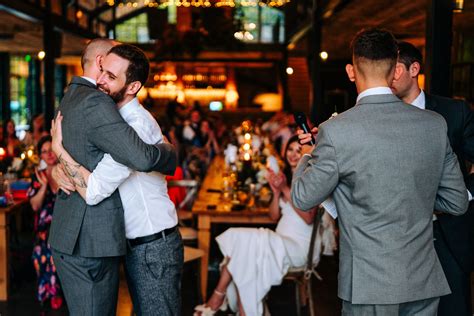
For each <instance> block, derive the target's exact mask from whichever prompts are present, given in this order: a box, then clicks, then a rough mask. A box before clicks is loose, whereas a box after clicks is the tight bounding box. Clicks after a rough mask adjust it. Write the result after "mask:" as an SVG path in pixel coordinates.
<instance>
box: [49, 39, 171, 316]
mask: <svg viewBox="0 0 474 316" xmlns="http://www.w3.org/2000/svg"><path fill="white" fill-rule="evenodd" d="M113 46H114V43H113V42H112V41H110V40H106V39H96V40H93V41H91V42H90V43H89V44H88V46H87V47H86V49H85V51H84V53H83V56H82V67H83V71H84V76H83V77H74V78H73V79H72V81H71V83H70V85H69V87H68V90H67V92H66V94H65V96H64V98H63V100H62V101H61V105H60V107H59V110H60V111H61V113H62V115H63V116H64V118H63V121H62V125H63V145H64V147H65V148H66V150H67V151H68V152H69V153H70V155H71V156H73V157H74V159H75V160H76V161H77V162H78V163H79V164H81V165H83V166H84V167H86V168H87V169H89V170H93V169H94V168H95V167H96V165H97V164H98V162H99V161H100V160H101V159H102V158H103V156H104V153H109V154H110V155H111V156H112V157H113V159H114V160H115V161H117V162H119V163H121V164H123V165H126V166H128V167H130V168H132V169H134V170H138V171H152V170H153V171H159V172H161V173H163V174H173V173H174V170H175V167H176V153H175V151H174V148H173V147H172V146H171V145H170V144H166V143H161V144H157V145H147V144H145V143H144V142H143V141H142V140H141V139H140V138H139V136H138V135H137V134H136V132H135V131H134V130H133V129H132V128H131V127H130V126H129V125H128V124H127V123H126V122H125V121H124V120H123V119H122V117H121V116H120V114H119V112H118V110H117V107H116V105H115V103H114V102H113V101H112V99H111V98H110V97H109V96H108V95H106V94H105V93H102V92H100V91H99V90H97V89H96V79H97V78H98V76H99V75H100V67H101V61H102V59H103V58H104V57H105V55H106V54H107V52H108V51H109V49H110V48H112V47H113ZM59 159H61V157H59ZM49 243H50V245H51V248H52V249H53V256H54V262H55V265H56V268H57V270H58V274H59V278H60V281H61V284H62V286H63V290H64V294H65V297H66V301H67V304H68V307H69V311H70V314H71V315H81V316H82V315H115V310H116V305H117V294H118V280H119V278H118V273H119V260H120V256H123V255H124V254H125V252H126V239H125V226H124V213H123V208H122V203H121V200H120V196H119V193H118V191H115V192H114V193H113V194H112V195H111V196H110V197H109V198H106V199H105V200H103V201H102V202H101V203H99V204H97V205H95V206H88V205H86V203H85V202H84V200H83V199H82V198H81V197H80V196H79V194H78V193H77V192H72V193H71V194H69V195H67V194H65V193H64V192H60V194H59V195H58V198H57V199H56V203H55V207H54V216H53V221H52V224H51V231H50V238H49Z"/></svg>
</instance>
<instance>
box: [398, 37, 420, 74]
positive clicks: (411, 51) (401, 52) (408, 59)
mask: <svg viewBox="0 0 474 316" xmlns="http://www.w3.org/2000/svg"><path fill="white" fill-rule="evenodd" d="M398 61H399V62H401V63H402V64H404V65H405V67H407V69H408V68H410V66H411V64H413V63H414V62H417V63H419V64H420V66H422V65H423V55H421V52H420V50H419V49H418V48H416V47H415V46H414V45H413V44H411V43H408V42H398Z"/></svg>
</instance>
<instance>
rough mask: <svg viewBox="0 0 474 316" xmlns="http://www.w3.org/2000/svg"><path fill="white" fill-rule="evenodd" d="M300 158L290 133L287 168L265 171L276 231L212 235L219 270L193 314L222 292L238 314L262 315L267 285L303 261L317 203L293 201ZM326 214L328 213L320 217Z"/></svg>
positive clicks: (220, 299) (219, 303)
mask: <svg viewBox="0 0 474 316" xmlns="http://www.w3.org/2000/svg"><path fill="white" fill-rule="evenodd" d="M300 158H301V145H300V144H299V142H298V138H297V137H296V136H293V137H291V138H290V140H289V141H288V143H287V146H286V150H285V156H284V161H285V165H286V168H285V169H286V172H284V173H281V172H279V173H278V174H275V173H274V172H272V171H270V170H269V171H268V173H269V175H268V182H269V184H270V187H271V189H272V191H273V195H274V196H273V200H272V202H271V205H270V212H269V216H270V217H271V218H272V219H273V220H278V219H279V222H278V226H277V228H276V231H272V230H269V229H266V228H258V229H255V228H230V229H228V230H227V231H225V232H224V233H223V234H221V235H220V236H218V237H217V238H216V240H217V243H218V244H219V247H220V250H221V252H222V253H223V255H224V257H225V258H224V262H223V264H222V269H221V276H220V279H219V282H218V284H217V287H216V289H215V290H214V292H213V294H212V296H211V297H210V299H209V300H208V301H207V303H206V304H204V305H199V306H197V307H196V308H195V310H196V312H195V315H213V314H214V313H215V312H216V311H217V310H219V309H220V308H223V305H224V306H225V300H226V296H227V298H228V300H229V304H230V307H231V309H232V310H234V311H236V310H238V311H239V313H240V315H262V314H263V312H264V311H263V304H262V300H263V298H264V297H265V296H266V294H267V293H268V291H269V290H270V288H271V287H272V286H273V285H278V284H280V283H281V282H282V280H283V277H284V276H285V274H286V273H287V271H288V269H289V268H290V267H301V266H304V265H305V263H306V260H307V254H308V249H309V244H310V239H311V232H312V223H313V218H314V216H315V214H316V212H317V209H316V208H314V209H313V210H311V211H309V212H302V211H300V210H298V209H296V208H294V207H293V206H292V202H291V200H290V184H291V178H292V175H293V170H294V169H295V168H296V165H297V164H298V161H299V160H300ZM285 173H286V175H285ZM325 220H328V217H323V221H325ZM325 224H326V223H325ZM329 225H330V224H329ZM332 238H334V236H332ZM321 243H322V241H321V237H320V234H318V239H317V240H316V243H315V252H314V257H313V262H315V263H317V262H318V261H319V256H320V252H321Z"/></svg>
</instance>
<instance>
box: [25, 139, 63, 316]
mask: <svg viewBox="0 0 474 316" xmlns="http://www.w3.org/2000/svg"><path fill="white" fill-rule="evenodd" d="M38 153H39V155H40V157H41V159H42V160H43V161H45V162H46V169H43V170H36V172H35V175H34V176H33V178H32V181H31V186H30V188H29V190H28V197H29V198H30V204H31V208H32V209H33V211H34V212H35V222H34V232H35V241H34V245H33V255H32V259H33V265H34V268H35V270H36V275H37V277H38V284H37V292H36V296H37V298H38V300H39V301H40V303H41V305H44V304H45V303H46V302H47V301H48V300H49V301H50V304H51V307H52V308H53V309H58V308H60V307H61V305H62V292H61V287H60V285H59V281H58V275H57V273H56V267H55V266H54V263H53V258H52V256H51V248H50V247H49V244H48V232H49V227H50V225H51V220H52V217H53V208H54V202H55V200H56V193H57V191H58V184H57V183H56V181H54V179H53V178H52V177H51V171H52V168H53V167H54V166H55V165H56V164H57V162H58V160H57V157H56V155H55V154H54V152H53V151H52V149H51V136H44V137H42V138H41V139H40V140H39V141H38Z"/></svg>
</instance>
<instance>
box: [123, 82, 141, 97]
mask: <svg viewBox="0 0 474 316" xmlns="http://www.w3.org/2000/svg"><path fill="white" fill-rule="evenodd" d="M141 87H142V84H141V83H140V81H134V82H132V83H130V84H129V85H128V87H127V92H126V93H127V94H130V95H136V94H137V93H138V91H140V88H141Z"/></svg>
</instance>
